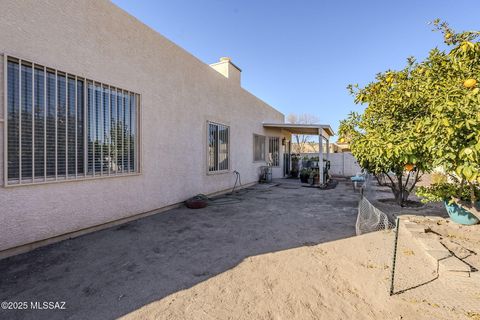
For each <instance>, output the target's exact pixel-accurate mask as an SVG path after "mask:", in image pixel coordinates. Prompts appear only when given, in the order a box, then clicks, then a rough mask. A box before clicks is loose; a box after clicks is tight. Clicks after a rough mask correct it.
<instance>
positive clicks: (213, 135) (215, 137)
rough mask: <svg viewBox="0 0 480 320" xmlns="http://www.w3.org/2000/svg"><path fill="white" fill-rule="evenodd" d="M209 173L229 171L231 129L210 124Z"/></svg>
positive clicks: (221, 125)
mask: <svg viewBox="0 0 480 320" xmlns="http://www.w3.org/2000/svg"><path fill="white" fill-rule="evenodd" d="M207 152H208V172H209V173H211V172H221V171H228V169H229V161H230V156H229V154H230V128H229V127H228V126H226V125H223V124H218V123H213V122H208V150H207Z"/></svg>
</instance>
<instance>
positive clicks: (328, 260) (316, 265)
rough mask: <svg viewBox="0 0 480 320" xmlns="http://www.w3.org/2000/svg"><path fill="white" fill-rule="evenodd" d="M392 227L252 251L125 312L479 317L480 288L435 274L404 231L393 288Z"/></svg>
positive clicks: (144, 315)
mask: <svg viewBox="0 0 480 320" xmlns="http://www.w3.org/2000/svg"><path fill="white" fill-rule="evenodd" d="M393 235H394V233H393V232H391V231H390V232H385V231H380V232H376V233H371V234H367V235H363V236H360V237H358V238H349V239H343V240H339V241H333V242H328V243H324V244H319V245H316V246H310V247H301V248H295V249H290V250H285V251H281V252H275V253H269V254H264V255H260V256H255V257H250V258H247V259H245V260H244V261H243V262H242V263H241V264H240V265H238V266H237V267H235V268H234V269H232V270H229V271H227V272H225V273H222V274H220V275H218V276H216V277H214V278H211V279H209V280H207V281H205V282H202V283H200V284H198V285H196V286H194V287H193V288H189V289H186V290H183V291H180V292H177V293H175V294H172V295H170V296H168V297H166V298H164V299H162V300H159V301H156V302H153V303H151V304H149V305H147V306H145V307H143V308H141V309H139V310H137V311H134V312H132V313H131V314H129V315H127V316H125V317H124V318H123V319H299V320H300V319H302V320H303V319H382V320H383V319H436V320H438V319H445V320H447V319H448V320H450V319H479V317H480V288H479V287H478V286H475V285H474V284H472V286H471V288H474V289H473V291H468V292H463V291H462V290H461V288H462V286H461V285H460V284H459V283H450V282H448V281H445V280H444V279H442V278H441V277H440V278H437V277H435V266H434V264H433V263H432V261H431V260H429V259H428V257H426V256H425V255H423V254H422V252H421V250H419V248H417V247H416V246H415V244H414V243H412V242H410V241H408V239H405V238H404V239H402V241H401V245H400V246H399V253H398V255H399V261H398V263H399V265H398V267H399V270H397V271H396V275H397V277H398V279H397V280H396V283H395V294H394V295H393V296H390V295H389V289H390V287H389V286H390V273H391V269H390V266H391V261H390V257H391V255H390V254H388V251H389V250H386V248H385V244H392V243H393ZM403 236H404V235H403ZM431 279H434V281H431ZM475 288H476V289H475ZM451 295H455V298H454V299H451Z"/></svg>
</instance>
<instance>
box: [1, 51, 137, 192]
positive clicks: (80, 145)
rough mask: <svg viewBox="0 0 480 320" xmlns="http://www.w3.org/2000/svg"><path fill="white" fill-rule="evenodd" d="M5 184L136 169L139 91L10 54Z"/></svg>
mask: <svg viewBox="0 0 480 320" xmlns="http://www.w3.org/2000/svg"><path fill="white" fill-rule="evenodd" d="M4 66H5V68H6V76H7V79H6V92H7V95H6V122H5V125H6V133H7V134H6V137H5V143H6V150H7V153H6V155H5V159H6V161H5V171H6V175H5V184H6V185H16V184H31V183H42V182H51V181H64V180H78V179H85V178H92V177H108V176H117V175H125V174H134V173H137V172H138V171H139V166H138V159H139V157H138V145H139V144H138V141H139V137H138V113H139V107H140V105H139V100H140V96H139V95H138V94H135V93H133V92H130V91H127V90H122V89H120V88H117V87H113V86H109V85H106V84H103V83H99V82H95V81H93V80H90V79H85V78H83V77H78V76H76V75H73V74H69V73H65V72H62V71H59V70H55V69H51V68H48V67H45V66H43V65H38V64H35V63H32V62H29V61H24V60H21V59H17V58H13V57H5V61H4Z"/></svg>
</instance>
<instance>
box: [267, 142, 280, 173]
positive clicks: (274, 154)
mask: <svg viewBox="0 0 480 320" xmlns="http://www.w3.org/2000/svg"><path fill="white" fill-rule="evenodd" d="M268 162H269V163H271V165H272V167H279V166H280V138H279V137H268Z"/></svg>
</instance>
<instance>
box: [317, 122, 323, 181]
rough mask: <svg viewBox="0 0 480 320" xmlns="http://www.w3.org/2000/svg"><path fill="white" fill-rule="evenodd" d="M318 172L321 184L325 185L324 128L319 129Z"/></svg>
mask: <svg viewBox="0 0 480 320" xmlns="http://www.w3.org/2000/svg"><path fill="white" fill-rule="evenodd" d="M318 171H319V172H318V174H319V175H320V177H319V182H320V185H323V184H324V183H325V181H323V180H324V179H323V135H322V129H318Z"/></svg>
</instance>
